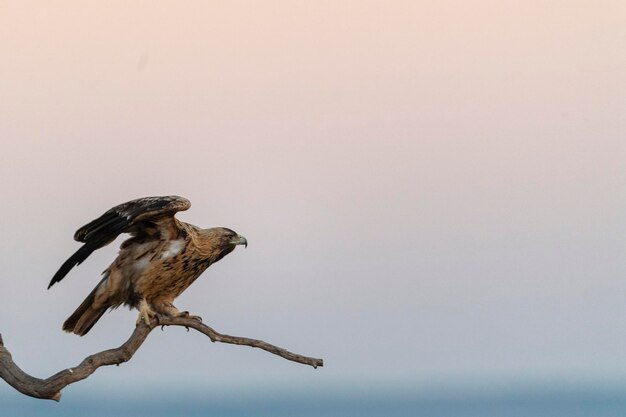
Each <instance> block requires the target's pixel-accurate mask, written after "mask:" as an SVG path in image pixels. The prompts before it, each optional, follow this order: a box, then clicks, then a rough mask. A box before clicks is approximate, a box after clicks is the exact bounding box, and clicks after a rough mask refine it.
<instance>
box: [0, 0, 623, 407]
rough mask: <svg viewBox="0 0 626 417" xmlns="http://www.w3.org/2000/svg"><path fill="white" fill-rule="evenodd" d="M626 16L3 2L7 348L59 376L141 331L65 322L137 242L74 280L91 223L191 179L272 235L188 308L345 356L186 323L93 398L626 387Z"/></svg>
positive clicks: (215, 218)
mask: <svg viewBox="0 0 626 417" xmlns="http://www.w3.org/2000/svg"><path fill="white" fill-rule="evenodd" d="M625 22H626V5H625V3H624V2H623V1H593V2H592V1H550V2H516V1H487V0H476V1H467V2H460V1H456V2H455V1H437V2H432V1H429V2H425V1H393V2H382V1H368V0H365V1H341V2H335V1H332V2H331V1H319V2H300V1H294V2H292V1H289V2H287V1H266V2H237V1H232V2H216V1H211V2H194V1H189V2H184V3H174V2H165V1H136V2H120V1H110V2H106V3H103V2H90V1H81V2H78V1H67V2H61V3H59V2H54V3H51V2H29V1H19V2H18V1H0V57H2V64H1V65H0V97H1V98H0V144H1V147H2V150H1V152H0V192H1V193H2V203H1V204H0V230H1V231H2V239H0V269H1V271H2V276H1V277H0V306H1V310H2V314H0V332H1V333H2V335H3V338H4V340H5V343H6V345H7V347H8V348H9V349H10V350H11V352H12V353H13V357H14V359H15V361H16V363H17V364H18V365H20V366H21V367H22V368H23V369H25V370H26V371H27V372H30V373H32V374H34V375H36V376H40V377H47V376H49V375H51V374H53V373H55V372H57V371H58V370H60V369H63V368H65V367H69V366H74V365H75V364H77V363H78V362H80V360H82V358H84V357H85V356H86V355H88V354H91V353H93V352H96V351H99V350H103V349H107V348H110V347H114V346H118V345H119V344H121V343H122V342H123V341H124V340H125V339H126V338H127V337H128V336H129V335H130V333H131V331H132V329H133V326H134V323H135V319H136V312H134V311H133V312H130V311H128V310H125V309H119V310H115V311H113V312H111V313H109V314H106V315H105V316H104V317H103V318H102V319H101V320H100V322H98V324H97V326H95V327H94V328H93V330H92V331H91V332H90V333H89V334H88V335H87V336H86V337H83V338H78V337H77V336H75V335H68V334H65V333H63V332H62V331H61V324H62V323H63V321H64V320H65V319H66V318H67V317H68V316H69V315H70V314H71V313H72V312H73V311H74V309H75V308H76V307H77V306H78V305H79V304H80V302H81V301H82V300H83V298H84V297H85V296H86V295H87V294H88V293H89V291H90V290H91V288H93V286H95V285H96V283H97V282H98V281H99V279H100V278H99V276H100V272H101V271H102V270H104V269H105V268H106V267H107V266H108V265H109V263H110V262H111V261H112V260H113V258H114V257H115V254H116V252H117V247H118V246H119V243H120V242H121V238H120V239H118V240H117V241H116V242H115V243H114V244H112V245H109V246H108V247H106V248H105V249H102V250H100V251H98V252H97V253H94V254H93V255H92V256H91V257H90V258H89V259H88V260H87V261H86V262H85V263H84V264H82V265H80V267H78V268H76V269H74V270H73V271H72V272H71V273H70V274H69V275H68V277H67V278H66V279H65V280H64V281H63V282H62V283H61V284H60V285H57V286H55V287H54V288H52V289H51V290H46V287H47V283H48V281H49V280H50V278H51V276H52V275H53V274H54V272H55V271H56V270H57V269H58V267H59V266H60V265H61V263H62V262H63V261H64V260H65V259H66V258H67V257H69V256H70V255H71V254H72V253H73V252H74V251H75V250H76V249H77V248H78V247H79V245H78V244H77V243H76V242H74V241H73V239H72V236H73V233H74V231H75V230H76V229H78V228H79V227H80V226H82V225H83V224H85V223H87V222H89V221H90V220H92V219H94V218H96V217H97V216H99V215H100V214H101V213H102V212H104V211H105V210H107V209H109V208H110V207H112V206H114V205H116V204H119V203H122V202H124V201H127V200H130V199H133V198H137V197H143V196H150V195H170V194H176V195H181V196H184V197H186V198H188V199H190V200H191V202H192V207H191V209H190V210H189V211H187V212H184V213H180V214H179V215H178V218H179V219H181V220H183V221H187V222H190V223H193V224H195V225H198V226H201V227H213V226H226V227H230V228H232V229H234V230H236V231H237V232H239V233H240V234H242V235H244V236H246V238H247V239H248V241H249V245H248V248H247V249H243V250H242V248H238V249H237V250H236V251H234V252H233V253H232V254H230V255H228V256H227V257H225V258H224V259H223V260H221V261H220V262H219V263H218V264H215V265H213V266H211V268H209V270H208V271H207V272H205V274H204V275H203V276H202V278H201V279H199V280H198V281H196V283H194V284H193V286H192V287H191V288H190V289H188V290H187V292H185V293H184V294H183V295H182V296H181V297H180V298H179V299H178V300H177V302H176V305H177V306H178V307H179V308H181V309H184V310H189V311H191V312H192V313H193V314H198V315H200V316H202V317H203V318H204V321H205V323H207V324H209V325H210V326H213V327H214V328H215V329H216V330H218V331H222V332H225V333H228V334H233V335H241V336H247V337H253V338H260V339H263V340H265V341H268V342H270V343H274V344H277V345H279V346H282V347H284V348H287V349H289V350H292V351H295V352H298V353H301V354H304V355H310V356H315V357H322V358H324V360H325V366H324V368H321V369H317V370H313V369H311V368H309V367H306V366H303V365H298V364H294V363H291V362H287V361H285V360H283V359H281V358H279V357H275V356H273V355H270V354H268V353H266V352H262V351H258V350H254V349H250V348H245V347H236V346H230V345H220V344H212V343H210V342H209V340H208V339H206V337H204V336H202V335H200V334H195V333H194V332H190V333H186V332H185V331H184V329H178V328H167V329H165V331H164V332H163V333H161V332H160V331H155V332H154V333H153V334H152V335H151V336H150V337H149V339H148V340H147V342H146V343H145V344H144V345H143V346H142V347H141V349H140V350H139V351H138V352H137V354H136V356H135V357H134V358H133V359H132V361H131V362H130V363H128V364H125V365H123V366H120V367H111V368H107V369H102V368H101V369H100V370H98V371H97V373H96V374H95V375H93V376H92V377H90V378H89V379H88V380H87V381H83V382H81V383H80V384H81V385H82V386H84V387H85V389H89V388H90V387H91V388H94V389H96V388H97V387H101V386H107V387H115V388H116V389H121V390H125V389H138V390H141V389H145V390H146V391H148V390H149V388H150V387H161V388H162V385H161V384H162V383H163V382H164V381H167V384H168V387H171V386H175V387H178V388H180V389H185V387H187V386H189V385H193V386H194V387H200V388H202V387H206V388H207V389H209V388H210V389H214V388H216V387H219V388H221V389H227V390H237V389H238V387H241V386H244V385H245V386H248V385H252V386H254V385H255V384H264V386H276V387H283V386H290V387H301V388H303V389H304V388H307V389H309V388H313V389H316V388H320V387H328V386H344V387H345V386H355V384H362V385H363V384H364V385H367V384H383V385H384V384H388V385H389V386H391V385H393V384H397V385H403V384H404V385H406V384H409V385H412V384H421V385H423V386H430V385H433V384H447V383H455V381H456V382H458V381H471V382H472V383H475V384H482V383H483V382H481V381H500V382H499V383H501V382H502V381H508V382H515V381H521V380H527V381H544V382H545V381H586V380H594V381H602V380H608V379H616V380H625V379H626V355H625V353H624V352H625V349H624V346H626V320H625V318H626V300H625V294H626V279H625V276H626V263H625V262H624V251H625V249H626V245H625V243H624V236H625V233H626V216H625V215H624V213H626V210H625V209H626V169H625V161H626V139H625V138H626V101H625V97H626V78H625V77H624V74H625V73H626V25H625ZM508 382H507V383H508ZM484 384H486V385H488V384H489V382H484ZM138 387H140V388H138ZM224 387H226V388H224ZM71 389H73V388H71V387H70V388H68V389H67V390H71ZM10 393H11V388H10V387H8V386H6V385H5V386H2V385H0V397H2V396H8V395H12V394H10Z"/></svg>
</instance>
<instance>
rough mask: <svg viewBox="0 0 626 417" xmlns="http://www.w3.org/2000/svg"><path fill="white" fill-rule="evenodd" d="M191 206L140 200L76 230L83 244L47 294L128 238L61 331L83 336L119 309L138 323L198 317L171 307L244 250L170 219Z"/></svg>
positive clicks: (232, 238) (234, 237)
mask: <svg viewBox="0 0 626 417" xmlns="http://www.w3.org/2000/svg"><path fill="white" fill-rule="evenodd" d="M189 207H191V203H190V202H189V200H187V199H186V198H183V197H178V196H163V197H144V198H138V199H136V200H131V201H128V202H126V203H122V204H120V205H117V206H115V207H113V208H112V209H110V210H108V211H106V212H105V213H104V214H103V215H102V216H100V217H98V218H97V219H95V220H93V221H92V222H90V223H88V224H86V225H85V226H83V227H81V228H80V229H78V230H77V231H76V233H75V234H74V240H76V241H78V242H82V243H83V245H82V246H81V247H80V249H78V250H77V251H76V252H75V253H74V254H73V255H72V256H70V257H69V259H68V260H67V261H65V263H63V265H61V267H60V268H59V270H58V271H57V272H56V274H54V276H53V277H52V280H51V281H50V284H49V285H48V289H50V287H52V286H53V285H54V284H56V283H57V282H59V281H61V280H62V279H63V278H64V277H65V276H66V275H67V274H68V272H69V271H70V270H71V269H72V268H73V267H74V266H77V265H80V263H81V262H83V261H84V260H85V259H87V257H88V256H89V255H90V254H91V253H92V252H93V251H95V250H97V249H100V248H102V247H104V246H106V245H108V244H109V243H111V242H113V241H114V240H115V239H116V238H117V237H118V236H119V235H120V234H122V233H128V234H130V238H129V239H127V240H125V241H124V242H123V243H122V244H121V246H120V251H119V254H118V256H117V258H115V260H114V261H113V263H112V264H111V265H110V266H109V267H108V268H107V269H105V270H104V272H103V273H102V276H103V277H102V280H101V281H100V282H99V283H98V285H96V287H95V288H94V289H93V291H91V293H90V294H89V295H88V296H87V298H85V301H83V302H82V304H81V305H80V306H78V308H77V309H76V311H74V313H73V314H72V315H71V316H70V317H69V318H68V319H67V320H66V321H65V323H63V330H65V331H66V332H72V333H75V334H77V335H79V336H84V335H85V334H87V333H88V332H89V330H91V328H92V327H93V325H94V324H96V322H97V321H98V320H99V319H100V317H102V315H103V314H104V313H105V311H107V309H114V308H117V307H119V306H120V305H126V306H128V307H129V308H131V309H132V308H136V309H138V310H139V317H138V319H137V323H138V324H139V323H140V322H141V321H142V320H143V321H144V322H145V323H146V324H149V323H150V320H152V319H153V318H155V317H156V318H157V319H158V317H159V316H161V315H162V316H166V317H189V318H193V319H196V320H200V321H201V318H200V317H198V316H193V315H190V314H189V312H188V311H179V310H178V309H177V308H176V307H174V305H173V304H172V303H173V301H174V299H175V298H176V297H178V296H179V295H180V294H181V293H182V292H183V291H185V290H186V289H187V288H188V287H189V286H190V285H191V284H192V283H193V282H194V281H195V280H196V279H197V278H198V277H199V276H200V275H201V274H202V273H203V272H204V271H205V270H206V269H207V268H208V267H209V266H210V265H211V264H213V263H215V262H217V261H219V260H220V259H222V258H223V257H224V256H226V255H228V254H229V253H230V252H232V251H233V250H234V249H235V247H236V246H237V245H244V247H247V246H248V241H247V240H246V238H245V237H243V236H241V235H239V234H237V233H236V232H234V231H233V230H231V229H228V228H226V227H214V228H210V229H201V228H199V227H197V226H194V225H192V224H189V223H184V222H181V221H179V220H177V219H176V218H175V217H174V215H175V214H176V213H177V212H179V211H184V210H187V209H189Z"/></svg>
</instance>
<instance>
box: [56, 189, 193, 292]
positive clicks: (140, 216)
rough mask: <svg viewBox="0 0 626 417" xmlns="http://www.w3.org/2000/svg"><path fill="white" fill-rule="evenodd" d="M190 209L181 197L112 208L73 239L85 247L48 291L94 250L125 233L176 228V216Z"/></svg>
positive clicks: (75, 255) (73, 256) (161, 198)
mask: <svg viewBox="0 0 626 417" xmlns="http://www.w3.org/2000/svg"><path fill="white" fill-rule="evenodd" d="M189 207H191V203H190V202H189V200H187V199H186V198H183V197H178V196H166V197H145V198H139V199H136V200H132V201H128V202H126V203H123V204H120V205H118V206H115V207H113V208H112V209H110V210H108V211H107V212H105V213H104V214H103V215H102V216H100V217H98V218H97V219H95V220H93V221H92V222H90V223H88V224H86V225H85V226H83V227H81V228H80V229H78V230H77V231H76V233H75V234H74V240H76V241H78V242H83V243H84V245H83V246H81V247H80V249H78V250H77V251H76V252H75V253H74V254H73V255H72V256H70V257H69V259H68V260H67V261H65V262H64V263H63V265H61V267H60V268H59V270H58V271H57V273H56V274H54V277H52V280H51V281H50V284H49V285H48V288H50V287H52V286H53V285H54V284H56V283H57V282H59V281H61V280H62V279H63V278H64V277H65V275H67V273H68V272H69V271H70V270H71V269H72V268H73V267H74V266H76V265H80V264H81V262H83V261H84V260H85V259H87V257H89V255H91V253H92V252H93V251H95V250H97V249H100V248H101V247H103V246H106V245H108V244H109V243H111V242H112V241H114V240H115V238H117V236H119V235H120V234H122V233H130V234H132V235H134V236H136V237H141V236H142V235H145V236H152V235H154V234H159V233H164V232H165V231H166V230H171V229H172V228H175V227H176V222H175V220H174V214H176V212H179V211H184V210H187V209H188V208H189Z"/></svg>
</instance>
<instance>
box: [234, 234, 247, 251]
mask: <svg viewBox="0 0 626 417" xmlns="http://www.w3.org/2000/svg"><path fill="white" fill-rule="evenodd" d="M230 243H231V244H233V245H243V247H244V248H247V247H248V240H247V239H246V238H245V237H243V236H241V235H237V236H235V238H234V239H233V240H231V241H230Z"/></svg>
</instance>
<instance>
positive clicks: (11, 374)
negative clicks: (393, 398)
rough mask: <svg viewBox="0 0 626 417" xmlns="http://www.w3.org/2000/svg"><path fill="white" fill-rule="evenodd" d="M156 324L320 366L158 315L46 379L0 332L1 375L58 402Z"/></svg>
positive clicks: (132, 348) (127, 354) (118, 359)
mask: <svg viewBox="0 0 626 417" xmlns="http://www.w3.org/2000/svg"><path fill="white" fill-rule="evenodd" d="M159 326H182V327H187V328H192V329H195V330H197V331H199V332H200V333H203V334H205V335H206V336H208V337H209V338H210V339H211V341H213V342H221V343H231V344H234V345H244V346H251V347H256V348H259V349H263V350H265V351H267V352H270V353H273V354H274V355H278V356H281V357H283V358H285V359H287V360H290V361H294V362H298V363H302V364H305V365H310V366H312V367H314V368H317V367H318V366H323V365H324V361H323V360H322V359H316V358H309V357H307V356H302V355H299V354H296V353H292V352H289V351H287V350H285V349H283V348H280V347H278V346H274V345H272V344H269V343H267V342H264V341H262V340H257V339H250V338H247V337H238V336H229V335H225V334H221V333H218V332H216V331H215V330H213V329H212V328H211V327H209V326H207V325H205V324H202V323H201V322H199V321H197V320H194V319H191V318H182V317H178V318H170V317H160V318H159V321H158V322H157V321H156V320H153V321H152V322H151V323H150V325H147V324H145V323H144V322H140V324H138V325H137V327H136V328H135V330H134V331H133V333H132V334H131V335H130V338H129V339H128V340H127V341H126V342H125V343H124V344H123V345H121V346H120V347H118V348H115V349H109V350H104V351H102V352H98V353H95V354H93V355H90V356H87V357H86V358H85V359H84V360H83V361H82V362H81V363H80V364H79V365H78V366H75V367H73V368H68V369H64V370H62V371H60V372H57V373H56V374H54V375H52V376H51V377H49V378H47V379H40V378H35V377H33V376H31V375H29V374H27V373H26V372H24V371H22V370H21V369H20V368H19V367H18V366H17V365H16V364H15V362H13V359H12V357H11V353H10V352H9V350H8V349H7V348H6V347H5V346H4V342H3V340H2V335H0V378H2V379H4V380H5V381H6V382H7V383H8V384H9V385H11V386H12V387H13V388H15V389H16V390H18V391H19V392H21V393H22V394H25V395H28V396H31V397H34V398H42V399H49V400H55V401H59V400H60V399H61V390H62V389H63V388H65V387H66V386H68V385H70V384H73V383H74V382H77V381H80V380H83V379H85V378H87V377H89V376H90V375H91V374H93V373H94V372H95V371H96V369H98V368H99V367H101V366H107V365H118V364H120V363H123V362H127V361H129V360H130V359H131V358H132V357H133V355H134V354H135V352H136V351H137V349H139V347H140V346H141V345H142V343H143V342H144V341H145V340H146V338H147V337H148V335H149V334H150V332H151V331H152V330H153V329H154V328H155V327H159Z"/></svg>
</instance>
